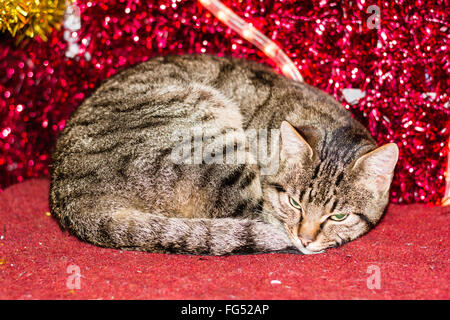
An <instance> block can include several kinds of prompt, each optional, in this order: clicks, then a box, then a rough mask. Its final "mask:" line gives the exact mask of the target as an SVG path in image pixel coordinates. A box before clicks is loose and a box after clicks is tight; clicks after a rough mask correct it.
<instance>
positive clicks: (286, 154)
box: [280, 121, 314, 161]
mask: <svg viewBox="0 0 450 320" xmlns="http://www.w3.org/2000/svg"><path fill="white" fill-rule="evenodd" d="M280 132H281V152H280V158H281V160H282V161H284V160H286V159H292V160H294V161H295V160H304V159H312V158H313V155H314V154H313V150H312V148H311V146H310V145H309V144H308V142H306V140H305V138H303V137H302V135H301V134H300V133H299V132H298V131H297V129H295V128H294V127H293V126H292V125H291V124H290V123H289V122H287V121H283V122H282V123H281V126H280Z"/></svg>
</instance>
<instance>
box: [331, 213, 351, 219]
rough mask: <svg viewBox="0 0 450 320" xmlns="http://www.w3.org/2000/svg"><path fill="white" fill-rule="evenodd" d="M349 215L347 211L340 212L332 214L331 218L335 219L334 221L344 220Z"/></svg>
mask: <svg viewBox="0 0 450 320" xmlns="http://www.w3.org/2000/svg"><path fill="white" fill-rule="evenodd" d="M347 217H348V214H347V213H338V214H335V215H332V216H331V217H330V219H331V220H334V221H342V220H344V219H345V218H347Z"/></svg>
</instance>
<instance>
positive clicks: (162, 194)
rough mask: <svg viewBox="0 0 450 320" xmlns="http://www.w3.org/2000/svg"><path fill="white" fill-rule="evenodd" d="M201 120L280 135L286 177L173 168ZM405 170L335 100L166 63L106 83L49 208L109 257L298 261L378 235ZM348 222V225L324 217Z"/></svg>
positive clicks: (208, 66)
mask: <svg viewBox="0 0 450 320" xmlns="http://www.w3.org/2000/svg"><path fill="white" fill-rule="evenodd" d="M283 121H288V122H283ZM198 123H201V124H202V125H203V126H205V127H208V128H212V129H215V130H218V131H219V132H222V131H224V130H228V129H244V130H245V129H248V128H255V129H258V128H277V129H278V128H280V127H281V138H282V148H281V152H280V157H281V162H280V167H279V170H278V171H277V172H276V174H273V175H268V176H263V175H261V172H260V168H259V167H258V166H256V165H250V164H201V165H187V164H175V163H173V161H171V159H170V155H171V152H172V150H173V148H174V146H175V143H176V142H174V141H173V140H172V138H171V136H172V133H173V132H174V131H175V130H180V129H186V128H190V127H192V126H194V125H196V124H198ZM282 123H283V124H282ZM291 125H292V126H291ZM291 131H292V132H291ZM296 137H297V138H296ZM370 152H372V153H371V154H369V153H370ZM277 156H278V155H277ZM396 160H397V148H396V146H394V145H392V144H390V145H386V146H384V147H381V148H378V149H376V144H375V142H374V140H373V139H372V138H371V137H370V135H369V133H368V132H367V131H366V130H365V129H364V128H363V126H362V125H361V124H359V123H358V122H357V121H356V120H354V119H353V118H352V117H351V115H350V113H349V112H348V111H346V110H345V109H344V108H342V106H341V105H340V104H339V103H338V102H336V101H335V100H334V99H333V98H332V97H330V96H328V95H326V94H325V93H323V92H321V91H320V90H318V89H315V88H313V87H310V86H308V85H306V84H302V83H296V82H294V81H291V80H288V79H286V78H284V77H283V76H280V75H278V74H276V73H275V72H273V71H272V70H270V69H269V68H267V67H265V66H263V65H260V64H257V63H254V62H249V61H245V60H238V59H233V58H218V57H215V56H210V55H198V56H189V55H185V56H166V57H158V58H154V59H151V60H150V61H148V62H145V63H142V64H139V65H137V66H134V67H132V68H129V69H127V70H125V71H123V72H121V73H119V74H118V75H116V76H114V77H112V78H111V79H109V80H107V81H106V82H105V83H103V84H102V85H101V86H100V87H99V88H98V89H97V90H96V91H95V92H94V94H93V95H92V96H91V97H89V98H88V99H86V100H85V101H84V102H83V104H82V105H81V106H80V107H79V108H78V109H77V111H76V112H75V113H74V114H73V115H72V117H71V119H70V120H69V121H68V123H67V126H66V128H65V130H64V131H63V133H62V135H61V137H60V138H59V141H58V143H57V146H56V150H55V152H54V154H53V166H52V174H51V191H50V205H51V211H52V214H53V216H54V217H55V218H56V219H57V220H58V221H59V223H60V225H61V227H62V228H64V229H68V230H69V231H70V232H71V233H73V234H74V235H76V236H77V237H79V238H80V239H82V240H85V241H88V242H91V243H93V244H96V245H99V246H103V247H112V248H121V249H133V250H142V251H149V252H168V253H190V254H212V255H224V254H233V253H258V252H275V251H291V250H296V248H299V246H300V247H301V246H302V245H299V243H298V241H297V242H296V240H298V239H296V237H297V238H301V240H302V241H303V240H305V239H306V238H310V240H311V243H310V244H308V246H307V249H309V250H311V251H319V250H322V249H325V248H328V247H333V246H337V245H340V244H342V243H344V242H346V241H349V240H353V239H355V238H357V237H358V236H360V235H362V234H363V233H365V232H367V231H368V230H369V229H370V228H371V227H372V226H373V225H375V224H376V222H377V221H378V220H379V219H380V217H381V215H382V213H383V210H384V207H385V206H386V203H387V201H388V192H387V191H388V189H389V184H390V181H391V178H392V171H393V169H394V166H395V163H396ZM383 163H384V164H383ZM289 197H293V198H295V199H297V201H298V202H299V203H300V204H301V207H302V209H301V210H298V209H295V208H293V207H292V206H290V205H289ZM339 212H348V213H349V214H350V215H349V217H348V218H347V219H346V222H339V223H337V222H335V221H331V220H330V219H329V217H330V215H331V214H332V213H334V214H336V213H339Z"/></svg>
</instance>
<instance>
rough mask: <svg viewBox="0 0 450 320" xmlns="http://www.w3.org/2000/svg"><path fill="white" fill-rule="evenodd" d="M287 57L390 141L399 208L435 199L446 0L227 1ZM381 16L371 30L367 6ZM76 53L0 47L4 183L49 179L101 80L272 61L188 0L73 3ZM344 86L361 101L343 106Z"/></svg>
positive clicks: (442, 124)
mask: <svg viewBox="0 0 450 320" xmlns="http://www.w3.org/2000/svg"><path fill="white" fill-rule="evenodd" d="M224 3H225V4H226V5H227V6H229V7H230V8H231V9H232V10H233V11H234V12H236V13H237V14H238V15H239V16H241V17H243V18H244V19H245V20H246V21H248V22H251V23H252V24H253V26H255V27H256V28H258V29H259V30H261V31H262V32H263V33H265V34H266V35H268V36H269V37H270V38H271V39H273V40H274V41H276V42H277V44H278V45H279V46H280V47H281V48H283V49H284V50H285V51H286V52H287V53H288V55H289V56H290V58H291V59H292V60H293V61H294V62H295V63H296V64H297V66H298V67H299V70H300V72H301V73H302V75H303V77H304V78H305V81H306V82H307V83H309V84H311V85H314V86H317V87H319V88H321V89H323V90H325V91H327V92H329V93H330V94H332V95H334V96H335V97H336V99H338V100H340V101H342V102H343V105H344V107H346V108H348V109H350V110H351V111H352V112H353V114H354V115H355V117H356V118H357V119H359V120H360V121H361V122H362V123H363V124H364V125H365V126H366V127H367V128H368V129H369V130H370V132H371V133H372V134H373V136H374V137H375V138H376V139H377V141H378V142H379V143H380V144H381V143H386V142H396V143H397V144H398V145H399V147H400V160H399V163H398V167H397V170H396V175H395V178H394V182H393V185H392V199H393V201H395V202H402V203H409V202H434V203H435V202H438V201H439V200H440V198H441V197H442V196H443V194H444V170H445V165H446V159H447V153H448V151H447V148H446V144H447V141H448V138H449V130H450V123H449V115H450V110H449V107H448V104H449V92H448V84H449V77H448V73H449V69H450V64H449V61H448V60H449V59H448V44H447V41H446V40H447V38H446V37H447V34H448V28H449V24H448V22H447V21H448V16H447V15H446V11H445V1H434V2H427V1H419V0H417V1H395V2H394V1H390V0H386V1H372V2H370V1H363V0H359V1H356V2H355V1H331V0H330V1H325V0H321V1H311V2H306V1H304V2H298V1H292V0H285V1H256V0H252V1H246V0H242V1H224ZM371 4H375V5H377V6H378V7H379V8H380V14H381V19H380V28H379V29H373V28H372V29H371V28H369V25H368V19H370V17H371V13H368V12H367V9H368V7H369V6H370V5H371ZM78 5H79V7H80V9H81V29H80V30H78V31H75V32H72V39H73V40H74V41H75V43H76V44H78V45H79V50H78V54H77V55H76V56H75V57H74V58H67V57H66V55H65V54H66V51H67V50H68V48H69V45H68V42H67V41H66V40H65V39H64V30H60V31H59V32H57V31H55V32H53V33H52V34H51V35H49V40H48V42H46V43H44V42H42V41H40V40H32V41H28V42H27V43H24V44H23V45H22V46H21V47H15V46H14V39H10V38H9V37H8V36H6V35H3V36H2V38H1V41H0V97H1V98H0V185H1V187H3V188H4V187H6V186H8V185H10V184H12V183H16V182H19V181H22V180H23V179H25V178H29V177H37V176H42V175H48V166H49V163H50V156H49V154H50V151H51V149H52V148H53V146H54V143H55V140H56V138H57V136H58V134H59V132H60V131H61V130H62V129H63V128H64V125H65V120H66V119H67V118H68V117H69V115H70V114H71V112H72V111H73V110H74V109H75V108H76V107H77V106H78V105H79V104H80V102H81V101H82V100H83V99H84V98H85V97H86V96H87V95H89V94H90V93H91V92H92V90H93V89H94V88H95V87H96V86H97V85H98V84H99V82H100V81H101V80H103V79H105V78H107V77H109V76H111V75H113V74H115V73H116V72H117V71H119V70H122V69H123V68H125V67H128V66H130V65H133V64H136V63H138V62H141V61H145V60H148V59H149V58H150V57H152V56H156V55H164V54H177V53H193V52H195V53H201V52H209V53H220V54H221V55H233V56H238V57H245V58H249V59H253V60H257V61H260V62H265V63H267V64H269V65H271V66H273V63H272V62H271V61H270V59H269V58H267V57H266V56H265V55H264V53H262V52H260V51H258V50H257V49H256V48H254V47H253V46H252V45H251V44H249V43H248V42H247V41H246V40H245V39H243V38H241V37H240V36H239V35H237V34H236V33H234V32H233V31H231V30H230V29H228V28H227V27H226V26H224V25H223V24H222V23H221V22H220V21H218V20H217V19H216V18H214V17H213V16H212V15H211V14H210V13H209V12H208V11H207V10H205V9H204V8H202V6H201V5H200V4H199V3H197V2H196V1H183V0H182V1H172V0H171V1H142V0H126V1H125V0H109V1H106V0H105V1H79V2H78ZM344 88H357V89H361V90H362V91H364V92H365V97H364V98H362V99H360V100H359V102H358V103H356V104H353V105H350V104H349V103H347V102H346V101H345V100H344V97H343V93H342V90H343V89H344Z"/></svg>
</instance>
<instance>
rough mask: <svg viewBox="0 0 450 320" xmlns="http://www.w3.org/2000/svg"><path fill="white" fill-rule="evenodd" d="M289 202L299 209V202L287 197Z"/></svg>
mask: <svg viewBox="0 0 450 320" xmlns="http://www.w3.org/2000/svg"><path fill="white" fill-rule="evenodd" d="M289 203H290V204H291V206H293V207H294V208H295V209H298V210H301V209H302V207H301V206H300V204H299V203H298V202H297V201H295V200H294V199H293V198H291V197H289Z"/></svg>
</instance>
